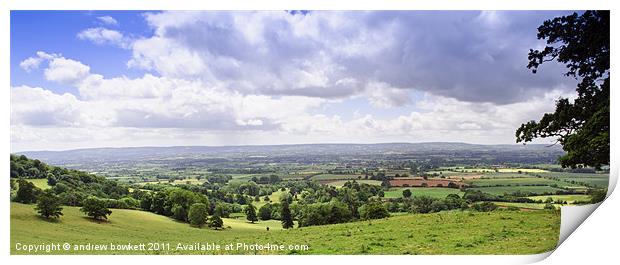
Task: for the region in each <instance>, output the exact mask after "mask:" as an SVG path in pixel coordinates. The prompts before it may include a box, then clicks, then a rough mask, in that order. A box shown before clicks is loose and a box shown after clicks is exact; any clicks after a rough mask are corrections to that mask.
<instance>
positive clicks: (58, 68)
mask: <svg viewBox="0 0 620 265" xmlns="http://www.w3.org/2000/svg"><path fill="white" fill-rule="evenodd" d="M44 74H45V78H46V79H47V80H49V81H53V82H58V83H63V84H75V83H77V82H80V81H82V80H83V79H84V78H86V77H87V76H88V75H89V74H90V67H89V66H87V65H84V64H83V63H81V62H79V61H75V60H71V59H66V58H64V57H54V58H52V59H50V61H49V66H48V67H47V68H46V69H45V72H44Z"/></svg>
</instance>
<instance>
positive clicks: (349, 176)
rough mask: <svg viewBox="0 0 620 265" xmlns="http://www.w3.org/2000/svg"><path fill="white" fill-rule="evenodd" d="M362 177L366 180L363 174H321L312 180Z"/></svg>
mask: <svg viewBox="0 0 620 265" xmlns="http://www.w3.org/2000/svg"><path fill="white" fill-rule="evenodd" d="M359 176H361V177H362V179H364V175H363V174H320V175H316V176H313V177H312V178H311V180H324V179H355V180H357V177H359Z"/></svg>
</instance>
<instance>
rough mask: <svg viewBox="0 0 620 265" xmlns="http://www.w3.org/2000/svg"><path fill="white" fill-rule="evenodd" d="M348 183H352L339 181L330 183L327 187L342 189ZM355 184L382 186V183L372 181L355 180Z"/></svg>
mask: <svg viewBox="0 0 620 265" xmlns="http://www.w3.org/2000/svg"><path fill="white" fill-rule="evenodd" d="M348 181H351V180H338V181H333V182H328V183H327V185H330V186H334V187H336V188H340V187H342V186H344V184H345V183H347V182H348ZM355 182H357V183H360V184H362V183H364V184H368V185H376V186H379V185H381V181H378V180H370V179H361V180H355Z"/></svg>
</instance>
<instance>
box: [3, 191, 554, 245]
mask: <svg viewBox="0 0 620 265" xmlns="http://www.w3.org/2000/svg"><path fill="white" fill-rule="evenodd" d="M63 213H64V216H63V217H62V218H61V219H60V220H59V221H58V222H48V221H44V220H42V219H40V218H39V217H37V216H36V215H35V213H34V210H33V206H32V205H24V204H18V203H11V211H10V215H11V222H10V227H11V233H10V243H11V250H10V253H11V254H28V253H26V252H21V251H17V250H16V249H15V245H16V243H21V244H42V243H61V244H62V243H63V242H70V243H71V244H88V243H91V244H108V245H109V244H127V243H133V244H140V243H146V242H161V243H169V244H170V246H171V247H170V249H169V250H159V251H153V250H151V251H149V250H138V251H129V250H121V251H110V250H105V251H99V252H97V251H85V250H77V251H76V250H73V249H71V250H69V251H66V252H65V251H60V252H53V253H45V252H42V253H31V254H294V253H297V254H535V253H542V252H546V251H550V250H552V249H554V248H555V246H556V244H557V241H558V236H559V228H560V216H559V214H557V213H555V212H550V211H495V212H486V213H478V212H469V211H464V212H461V211H453V212H441V213H433V214H417V215H411V214H405V215H399V216H393V217H390V218H386V219H381V220H373V221H372V222H368V221H361V222H352V223H344V224H335V225H325V226H315V227H303V228H294V229H290V230H277V229H275V228H276V226H273V227H272V226H270V228H274V229H270V231H266V229H264V228H265V224H261V223H262V222H258V223H257V224H249V223H247V222H246V223H243V221H240V220H236V221H240V222H242V223H241V224H239V223H236V222H233V221H231V220H229V219H225V220H224V226H231V228H229V229H224V230H218V231H215V230H211V229H207V228H202V229H199V228H192V227H190V226H189V225H188V224H185V223H180V222H176V221H173V220H172V219H170V218H168V217H165V216H161V215H156V214H153V213H149V212H142V211H135V210H118V209H114V210H113V213H112V215H111V216H110V220H109V221H108V222H101V223H97V222H93V221H91V220H90V219H88V218H85V217H84V216H83V214H82V213H80V212H79V210H78V208H75V207H65V209H64V211H63ZM271 224H272V223H269V225H271ZM32 227H37V233H36V234H33V233H32ZM438 228H440V229H438ZM195 242H203V243H206V242H209V243H215V244H219V245H221V246H224V245H226V244H229V243H247V244H266V243H272V244H285V245H287V246H288V245H293V244H300V245H302V244H303V245H307V246H308V250H307V251H289V250H285V251H274V252H268V251H252V250H243V249H241V250H232V251H224V250H221V251H191V250H183V249H176V246H177V244H178V243H182V244H193V243H195Z"/></svg>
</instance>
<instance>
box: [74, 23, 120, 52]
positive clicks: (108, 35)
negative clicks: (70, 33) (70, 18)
mask: <svg viewBox="0 0 620 265" xmlns="http://www.w3.org/2000/svg"><path fill="white" fill-rule="evenodd" d="M77 37H78V39H80V40H88V41H91V42H93V43H95V44H97V45H113V46H118V47H120V48H129V47H130V45H131V40H130V39H129V38H127V37H125V36H123V34H122V33H120V32H119V31H116V30H111V29H106V28H102V27H97V28H88V29H85V30H83V31H81V32H79V33H78V34H77Z"/></svg>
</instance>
